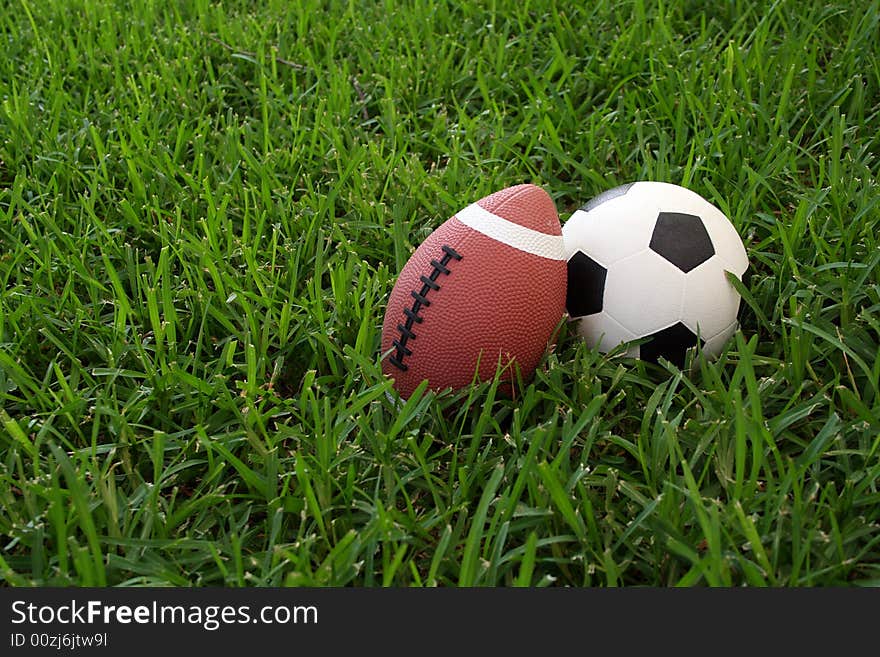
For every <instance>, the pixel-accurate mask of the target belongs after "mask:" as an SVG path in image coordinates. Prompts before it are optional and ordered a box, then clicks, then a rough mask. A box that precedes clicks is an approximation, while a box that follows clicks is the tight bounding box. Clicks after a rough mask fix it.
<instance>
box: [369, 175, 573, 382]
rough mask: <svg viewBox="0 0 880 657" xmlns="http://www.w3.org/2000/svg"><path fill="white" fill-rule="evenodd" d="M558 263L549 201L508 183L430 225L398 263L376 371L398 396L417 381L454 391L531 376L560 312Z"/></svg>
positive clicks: (562, 280) (562, 286) (561, 270)
mask: <svg viewBox="0 0 880 657" xmlns="http://www.w3.org/2000/svg"><path fill="white" fill-rule="evenodd" d="M566 277H567V266H566V260H565V254H564V249H563V242H562V230H561V226H560V223H559V216H558V215H557V213H556V206H555V204H554V203H553V199H551V198H550V196H549V195H548V194H547V192H545V191H544V190H543V189H541V188H540V187H537V186H535V185H530V184H526V185H516V186H514V187H508V188H506V189H502V190H501V191H499V192H496V193H494V194H491V195H490V196H487V197H485V198H482V199H480V200H479V201H477V202H476V203H473V204H471V205H469V206H467V207H466V208H464V209H463V210H461V211H459V212H457V213H456V214H455V215H454V216H453V217H451V218H450V219H448V220H447V221H446V222H444V223H443V224H442V225H440V226H439V227H438V228H437V229H436V230H435V231H434V232H433V233H431V234H430V235H429V236H428V238H427V239H426V240H425V241H424V242H423V243H422V244H421V245H420V246H419V247H418V249H416V251H415V252H414V253H413V254H412V256H411V257H410V259H409V261H407V263H406V265H404V267H403V269H402V270H401V272H400V276H399V277H398V279H397V282H396V283H395V285H394V288H393V290H392V291H391V296H390V298H389V300H388V306H387V309H386V312H385V321H384V324H383V327H382V353H383V354H384V358H383V360H382V369H383V371H384V372H385V374H387V375H388V376H390V377H393V378H394V386H395V388H396V389H397V391H398V392H399V393H400V395H401V396H402V397H404V398H407V397H409V396H410V394H412V391H413V390H414V389H415V387H416V386H417V385H418V384H419V383H420V382H421V381H423V380H425V379H427V380H428V386H429V388H431V389H433V390H442V389H445V388H451V389H453V390H459V389H461V388H463V387H465V386H467V385H469V384H470V383H471V382H472V381H474V380H475V379H476V380H478V381H484V380H488V379H491V378H492V377H493V376H494V375H495V372H496V369H497V368H498V367H499V365H500V366H501V367H502V368H503V372H502V380H503V381H505V382H506V383H510V382H512V381H513V380H514V378H515V368H518V369H519V371H520V374H521V376H522V378H523V380H528V379H529V378H531V376H532V375H533V374H534V371H535V368H536V367H537V366H538V363H539V362H540V359H541V357H542V355H543V354H544V352H545V350H546V348H547V346H548V342H549V341H550V340H551V338H552V337H553V331H554V329H555V328H556V327H557V325H558V324H559V321H560V319H561V318H562V316H563V314H564V312H565V295H566Z"/></svg>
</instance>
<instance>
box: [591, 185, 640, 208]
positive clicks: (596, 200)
mask: <svg viewBox="0 0 880 657" xmlns="http://www.w3.org/2000/svg"><path fill="white" fill-rule="evenodd" d="M633 185H635V183H627V184H626V185H620V186H619V187H612V188H611V189H607V190H605V191H604V192H602V193H601V194H599V195H598V196H594V197H593V198H591V199H590V200H589V201H587V202H586V203H584V204H583V205H582V206H581V207H579V208H578V210H580V211H581V212H589V211H590V210H592V209H593V208H595V207H596V206H597V205H602V204H603V203H605V202H606V201H610V200H611V199H613V198H617V197H618V196H623V195H624V194H626V193H627V192H628V191H629V188H630V187H632V186H633Z"/></svg>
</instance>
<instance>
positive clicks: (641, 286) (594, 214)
mask: <svg viewBox="0 0 880 657" xmlns="http://www.w3.org/2000/svg"><path fill="white" fill-rule="evenodd" d="M562 237H563V241H564V245H565V256H566V258H567V260H568V290H567V297H566V307H567V311H568V315H569V318H570V319H571V320H572V321H574V322H576V325H577V333H578V334H579V335H580V336H581V337H582V338H583V339H584V340H586V341H587V343H588V344H590V346H591V347H594V348H596V349H598V350H600V351H601V352H603V353H607V352H609V351H611V350H612V349H614V348H616V347H617V346H619V345H621V344H623V343H629V342H632V341H640V339H641V338H650V339H648V340H646V341H644V342H641V343H640V344H632V345H627V347H626V349H625V351H623V354H624V355H626V356H630V357H635V358H642V359H643V360H647V361H652V362H657V360H658V359H659V358H660V357H663V358H666V359H667V360H669V361H671V362H673V363H676V364H677V365H678V366H679V367H681V366H683V365H684V363H685V357H686V354H687V351H688V349H690V348H692V347H697V346H698V345H699V347H700V349H701V351H702V353H703V354H704V355H706V356H708V357H714V356H717V355H718V354H719V353H720V352H721V350H722V348H723V347H724V344H725V343H726V342H727V341H728V340H729V339H730V337H731V336H732V335H733V333H734V332H735V331H736V328H737V313H738V311H739V305H740V295H739V293H738V292H737V291H736V288H734V287H733V285H731V283H730V281H729V280H727V278H726V276H725V273H724V272H725V271H729V272H732V273H733V274H735V275H736V276H737V278H739V279H740V280H742V276H743V274H744V273H745V271H746V269H747V268H748V264H749V263H748V257H747V255H746V250H745V247H744V246H743V242H742V239H741V238H740V236H739V234H738V233H737V231H736V229H735V228H734V226H733V224H732V223H731V222H730V220H729V219H728V218H727V217H726V216H725V215H724V213H722V212H721V211H720V210H719V209H718V208H716V207H715V206H714V205H712V204H711V203H710V202H709V201H707V200H706V199H704V198H703V197H702V196H700V195H699V194H697V193H696V192H693V191H691V190H689V189H686V188H684V187H680V186H679V185H672V184H669V183H661V182H647V181H644V182H635V183H630V184H628V185H622V186H620V187H615V188H614V189H610V190H608V191H606V192H604V193H602V194H599V195H598V196H596V197H595V198H593V199H592V200H590V201H589V202H588V203H587V204H586V205H584V206H583V207H581V208H580V209H579V210H577V211H576V212H575V213H574V214H572V215H571V217H570V218H569V219H568V221H566V222H565V224H564V225H563V227H562Z"/></svg>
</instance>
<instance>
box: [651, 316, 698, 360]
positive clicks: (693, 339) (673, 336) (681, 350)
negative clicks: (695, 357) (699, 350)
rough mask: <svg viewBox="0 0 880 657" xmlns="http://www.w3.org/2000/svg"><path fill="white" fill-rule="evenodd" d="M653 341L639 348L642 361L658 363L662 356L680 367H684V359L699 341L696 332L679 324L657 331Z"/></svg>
mask: <svg viewBox="0 0 880 657" xmlns="http://www.w3.org/2000/svg"><path fill="white" fill-rule="evenodd" d="M650 337H651V339H650V340H649V341H648V342H646V343H644V344H643V345H641V346H640V347H639V356H640V357H641V359H642V360H646V361H649V362H651V363H656V362H657V360H658V359H659V358H660V357H661V356H662V357H663V358H665V359H666V360H668V361H669V362H671V363H675V364H676V365H677V366H678V367H680V368H681V367H684V358H685V354H686V353H687V350H688V349H690V348H691V347H695V346H696V345H697V342H698V341H699V342H700V343H702V340H698V338H697V336H696V335H694V332H693V331H691V330H690V329H689V328H688V327H687V326H685V325H684V324H682V323H681V322H679V323H678V324H673V325H672V326H670V327H669V328H665V329H663V330H662V331H657V332H656V333H654V334H653V335H652V336H650Z"/></svg>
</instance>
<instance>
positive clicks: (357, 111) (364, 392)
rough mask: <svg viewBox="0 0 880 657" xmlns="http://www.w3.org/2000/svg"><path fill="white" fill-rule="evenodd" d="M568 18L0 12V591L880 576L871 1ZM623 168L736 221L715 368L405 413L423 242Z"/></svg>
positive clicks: (573, 370)
mask: <svg viewBox="0 0 880 657" xmlns="http://www.w3.org/2000/svg"><path fill="white" fill-rule="evenodd" d="M322 4H328V5H330V8H329V9H326V10H325V9H322V8H321V5H322ZM585 4H586V5H587V6H588V7H587V8H586V9H578V8H575V7H573V6H572V3H568V2H553V1H551V0H532V1H530V0H524V1H523V2H516V3H485V5H486V6H485V7H477V6H472V5H471V4H470V3H464V2H449V3H447V2H439V1H430V0H420V1H418V2H416V1H410V2H396V1H394V0H388V1H387V2H384V3H381V2H354V1H352V2H350V3H348V4H347V5H346V4H345V3H341V2H339V3H318V2H309V1H304V2H286V1H285V2H282V1H272V2H254V3H246V2H241V3H223V5H224V6H221V4H220V3H216V2H215V3H209V2H207V0H199V1H196V2H168V3H164V2H156V3H152V2H133V1H132V2H108V1H103V0H102V1H89V0H78V1H76V0H64V1H62V0H46V1H44V2H36V1H35V0H17V1H14V2H12V3H11V4H9V5H8V7H7V9H6V10H4V11H3V12H2V14H0V35H2V48H3V53H2V56H0V279H2V287H0V400H2V410H0V436H2V437H0V546H2V549H0V580H2V582H4V583H6V584H10V585H32V584H37V585H98V586H100V585H154V584H168V585H228V586H258V585H259V586H263V585H273V586H274V585H319V586H325V585H334V586H337V585H372V586H378V585H395V586H410V585H415V586H433V585H441V586H444V585H446V586H449V585H523V584H524V585H533V586H544V585H553V586H613V585H656V586H671V585H712V586H714V585H743V584H745V585H775V586H805V585H822V586H825V585H872V584H873V585H878V584H880V483H878V477H880V238H878V234H880V193H878V192H880V188H878V181H877V173H878V166H880V164H878V163H880V160H878V158H880V2H878V1H877V0H873V1H866V2H863V3H855V2H843V1H841V2H826V1H824V0H777V1H776V2H774V3H755V2H748V1H746V0H725V1H724V2H708V1H707V2H700V1H697V0H682V1H676V0H668V1H667V2H664V3H662V4H659V3H658V4H655V3H654V2H651V1H650V0H622V1H615V2H611V1H610V0H601V1H597V2H595V3H585ZM634 180H660V181H667V182H673V183H677V184H680V185H684V186H686V187H690V188H691V189H694V190H695V191H697V192H699V193H700V194H703V195H704V196H705V197H706V198H708V199H709V200H710V201H712V202H713V203H715V204H716V205H717V206H718V207H720V208H721V209H722V210H723V211H724V212H725V213H726V214H727V215H728V216H729V217H730V219H731V220H732V221H733V223H734V225H735V226H736V227H737V229H738V231H739V233H740V235H741V236H742V237H743V240H744V242H745V244H746V248H747V250H748V253H749V258H750V261H751V266H750V269H749V272H748V275H747V277H746V280H745V288H744V291H745V302H744V309H743V313H742V330H741V331H740V332H739V333H737V335H736V336H735V339H734V340H733V341H731V343H730V344H729V346H728V348H727V349H726V351H725V352H724V354H722V356H721V357H720V358H719V359H718V360H717V361H715V362H712V363H704V364H702V365H701V366H700V367H699V368H698V369H697V370H695V371H693V372H681V371H679V370H678V369H676V368H675V367H674V366H673V365H671V364H666V365H663V366H655V365H647V364H645V363H643V362H641V361H635V360H628V359H623V358H609V357H606V356H603V355H601V354H598V353H595V352H592V351H590V350H589V349H587V348H586V347H585V345H584V344H583V343H581V342H580V341H579V340H578V339H576V338H575V336H574V335H573V333H572V332H571V331H570V330H569V329H568V328H567V327H563V331H562V334H561V338H560V341H559V343H558V345H557V348H556V350H555V351H554V352H553V353H552V354H550V355H549V356H548V357H547V359H546V360H545V361H544V362H543V363H542V365H541V367H540V368H539V371H538V373H537V375H536V377H535V378H534V380H533V381H532V382H531V385H530V386H529V387H528V388H527V389H526V390H525V391H524V393H523V394H522V396H520V397H518V398H517V399H515V400H511V399H507V398H504V397H503V396H502V395H500V394H496V388H495V386H493V385H492V384H490V383H485V384H481V385H479V386H476V387H473V388H470V389H468V390H465V391H462V392H460V393H457V394H440V395H433V394H426V395H424V396H418V395H417V396H415V397H413V398H412V399H410V400H409V401H408V402H407V403H406V404H405V405H404V406H402V407H399V408H398V407H397V406H395V404H394V403H393V402H392V401H391V399H390V398H389V396H388V395H387V393H388V392H389V390H391V387H390V382H389V381H387V380H386V379H385V378H384V377H383V376H382V373H381V369H380V365H379V353H378V349H379V337H380V330H381V323H382V317H383V313H384V305H385V302H386V299H387V295H388V293H389V292H390V290H391V287H392V285H393V283H394V280H395V277H396V275H397V272H398V271H399V269H400V267H402V265H403V264H404V263H405V262H406V260H407V258H408V257H409V255H410V253H411V252H412V251H413V250H414V248H415V247H416V246H417V245H418V244H419V243H421V241H422V240H423V239H424V238H425V237H426V236H427V235H428V234H429V233H430V231H431V230H433V229H434V228H436V227H437V226H439V225H440V223H442V222H443V221H444V220H445V219H447V218H448V217H449V216H451V215H452V214H453V213H454V212H455V211H456V210H458V209H460V208H462V207H464V206H465V205H467V204H469V203H471V202H473V201H475V200H477V199H478V198H480V197H482V196H485V195H486V194H489V193H491V192H493V191H496V190H497V189H500V188H502V187H505V186H508V185H513V184H517V183H521V182H534V183H536V184H540V185H542V186H543V187H544V188H545V189H547V190H548V192H549V193H550V194H551V195H552V196H553V198H554V200H555V201H556V203H557V207H558V208H559V212H560V218H561V219H562V220H563V221H565V219H567V218H568V216H569V215H570V214H571V213H572V212H573V211H574V210H575V209H576V208H577V207H578V206H580V205H581V204H583V203H584V202H585V201H586V200H588V199H589V198H590V197H592V196H594V195H595V194H597V193H599V192H601V191H603V190H604V189H607V188H609V187H613V186H615V185H618V184H622V183H626V182H631V181H634Z"/></svg>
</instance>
